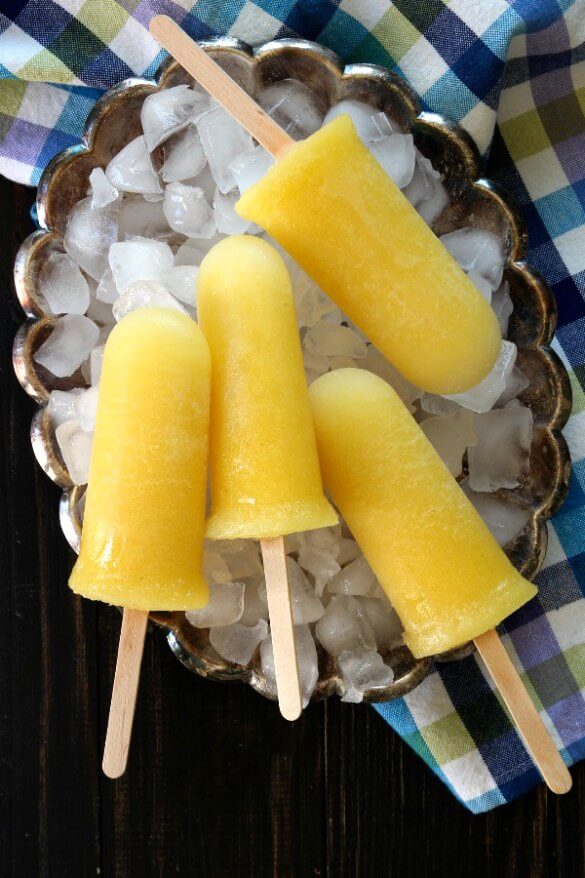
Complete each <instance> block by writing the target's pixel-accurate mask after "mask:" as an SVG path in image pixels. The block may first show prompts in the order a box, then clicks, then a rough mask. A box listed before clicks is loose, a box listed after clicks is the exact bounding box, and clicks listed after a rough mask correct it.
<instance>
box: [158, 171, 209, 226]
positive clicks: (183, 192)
mask: <svg viewBox="0 0 585 878" xmlns="http://www.w3.org/2000/svg"><path fill="white" fill-rule="evenodd" d="M163 210H164V212H165V216H166V218H167V222H168V224H169V226H170V227H171V228H172V229H174V230H175V231H176V232H181V234H183V235H187V236H188V237H189V238H212V237H213V236H214V235H215V232H216V225H215V220H214V219H213V208H212V207H211V205H210V204H209V202H208V201H207V199H206V197H205V194H204V192H203V189H200V188H199V187H198V186H185V184H184V183H169V185H168V186H167V188H166V191H165V198H164V202H163Z"/></svg>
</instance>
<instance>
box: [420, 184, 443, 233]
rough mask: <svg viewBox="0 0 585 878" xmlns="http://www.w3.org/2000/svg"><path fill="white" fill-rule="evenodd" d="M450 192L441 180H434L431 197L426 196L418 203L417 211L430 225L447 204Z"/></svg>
mask: <svg viewBox="0 0 585 878" xmlns="http://www.w3.org/2000/svg"><path fill="white" fill-rule="evenodd" d="M448 204H449V194H448V192H447V190H446V189H445V187H444V186H443V184H442V183H441V181H440V180H433V192H432V195H431V197H430V198H425V199H424V201H421V202H420V204H418V205H417V208H416V209H417V211H418V213H419V214H420V216H421V217H422V219H424V221H425V223H426V224H427V225H428V226H432V225H433V223H434V222H435V221H436V220H438V218H439V217H440V216H441V214H442V213H443V211H444V210H445V208H446V207H447V205H448Z"/></svg>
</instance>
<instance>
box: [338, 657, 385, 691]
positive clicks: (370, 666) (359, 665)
mask: <svg viewBox="0 0 585 878" xmlns="http://www.w3.org/2000/svg"><path fill="white" fill-rule="evenodd" d="M337 663H338V665H339V670H340V671H341V675H342V678H343V682H344V684H345V692H344V694H343V696H342V698H341V700H342V701H346V702H350V703H353V704H359V703H360V702H361V701H363V700H364V694H365V693H366V692H368V691H369V690H371V689H374V690H375V689H383V688H384V687H386V686H389V685H390V683H392V681H393V680H394V671H393V670H392V668H390V667H388V665H385V664H384V662H383V660H382V657H381V656H380V655H378V653H377V652H375V651H373V650H366V649H358V650H354V651H350V650H347V651H345V652H342V653H341V655H340V656H339V658H338V659H337Z"/></svg>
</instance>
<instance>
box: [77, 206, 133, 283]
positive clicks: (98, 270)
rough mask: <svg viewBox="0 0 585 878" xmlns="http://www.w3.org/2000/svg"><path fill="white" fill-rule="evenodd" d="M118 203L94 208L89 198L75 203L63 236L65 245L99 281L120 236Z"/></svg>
mask: <svg viewBox="0 0 585 878" xmlns="http://www.w3.org/2000/svg"><path fill="white" fill-rule="evenodd" d="M119 210H120V206H119V203H118V202H114V203H113V204H109V205H108V206H107V207H103V208H102V209H101V210H92V208H91V205H90V199H89V198H84V199H83V201H78V202H77V204H76V205H75V206H74V208H73V210H72V211H71V214H70V215H69V219H68V220H67V227H66V229H65V234H64V236H63V246H64V247H65V250H66V251H67V253H68V254H69V256H71V258H72V259H73V260H74V261H75V262H77V264H78V265H79V267H80V268H82V269H83V271H85V272H86V274H89V275H90V277H93V278H95V280H99V279H100V278H101V276H102V275H103V273H104V271H105V270H106V268H107V267H108V250H109V249H110V245H111V244H112V243H113V242H114V241H115V240H116V238H117V236H118V214H119Z"/></svg>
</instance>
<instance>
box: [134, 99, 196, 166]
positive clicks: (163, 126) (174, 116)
mask: <svg viewBox="0 0 585 878" xmlns="http://www.w3.org/2000/svg"><path fill="white" fill-rule="evenodd" d="M209 103H210V102H209V97H208V96H207V95H206V94H204V93H203V92H200V91H194V90H193V89H192V88H189V86H188V85H176V86H174V88H165V89H161V90H160V91H156V92H154V93H153V94H151V95H148V97H147V98H146V100H145V101H144V103H143V104H142V110H141V113H140V121H141V122H142V130H143V132H144V140H145V143H146V146H147V149H148V151H149V152H152V151H153V149H155V148H156V147H157V146H158V145H159V144H160V143H162V142H163V141H164V140H167V138H169V137H170V136H171V134H175V133H176V132H177V131H181V130H182V129H183V128H184V127H185V126H186V125H188V124H189V122H190V121H192V120H193V119H194V118H196V116H197V115H198V114H199V113H201V112H203V111H204V110H205V109H207V108H208V107H209Z"/></svg>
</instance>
